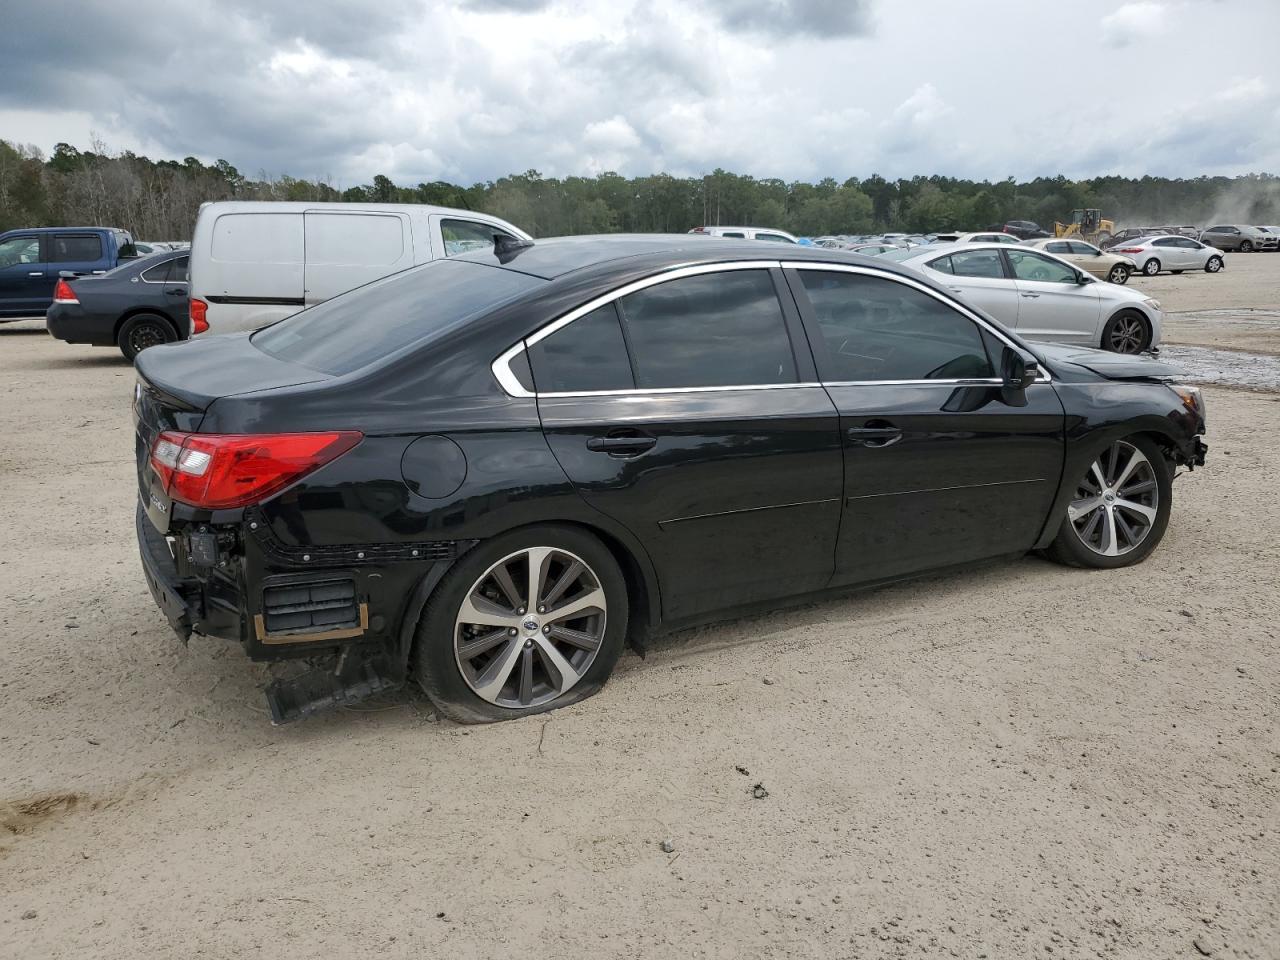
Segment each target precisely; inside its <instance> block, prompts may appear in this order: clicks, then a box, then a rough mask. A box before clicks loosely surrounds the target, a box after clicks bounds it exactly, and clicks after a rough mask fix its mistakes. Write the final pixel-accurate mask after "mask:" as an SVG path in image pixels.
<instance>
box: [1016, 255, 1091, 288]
mask: <svg viewBox="0 0 1280 960" xmlns="http://www.w3.org/2000/svg"><path fill="white" fill-rule="evenodd" d="M1009 262H1010V263H1011V264H1013V275H1014V277H1015V278H1016V279H1018V280H1037V281H1040V282H1042V283H1075V282H1076V272H1075V271H1074V270H1072V269H1071V268H1070V267H1068V266H1067V265H1066V264H1065V263H1059V262H1058V261H1057V260H1050V259H1049V258H1048V257H1042V256H1040V254H1038V253H1032V252H1031V251H1029V250H1010V251H1009Z"/></svg>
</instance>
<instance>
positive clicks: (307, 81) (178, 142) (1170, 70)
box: [0, 0, 1280, 187]
mask: <svg viewBox="0 0 1280 960" xmlns="http://www.w3.org/2000/svg"><path fill="white" fill-rule="evenodd" d="M4 7H5V10H4V12H3V15H2V18H0V63H3V64H4V65H5V69H4V80H3V82H0V138H3V139H6V140H10V141H17V142H20V143H31V144H35V145H36V146H39V147H40V148H42V149H44V150H46V151H48V150H50V149H51V148H52V146H53V145H54V144H55V143H57V142H58V141H61V140H65V141H68V142H71V143H73V144H75V145H77V146H79V147H82V148H83V147H87V146H88V144H89V142H90V139H91V137H93V136H96V137H98V138H100V139H102V140H103V141H105V142H106V143H107V144H108V145H109V146H110V147H112V148H115V149H132V150H135V151H138V152H141V153H145V154H147V155H149V156H151V157H153V158H160V157H176V158H181V157H183V156H187V155H195V156H198V157H200V158H202V159H204V160H207V161H210V160H213V159H215V158H219V157H221V158H225V159H227V160H229V161H230V162H232V163H233V164H235V165H236V166H237V167H239V168H240V170H241V171H242V172H244V173H247V174H250V175H256V174H257V173H258V172H259V171H266V172H268V173H270V174H274V175H278V174H282V173H287V174H291V175H293V176H298V177H316V176H327V177H329V178H331V179H332V181H333V182H334V183H335V185H337V186H339V187H345V186H350V185H351V184H354V183H364V182H368V181H369V180H370V179H371V178H372V177H373V175H374V174H375V173H385V174H387V175H388V176H390V177H391V178H392V179H393V180H395V181H397V182H399V183H402V184H413V183H417V182H419V181H422V180H436V179H444V180H451V181H454V182H462V183H471V182H474V181H478V180H485V179H490V178H494V177H497V176H501V175H502V174H504V173H509V172H518V171H523V170H526V169H529V168H537V169H538V170H541V171H542V172H543V173H544V174H548V175H559V176H564V175H568V174H595V173H599V172H602V171H605V170H616V171H619V172H621V173H624V174H628V175H635V174H643V173H651V172H656V171H660V170H665V171H668V172H670V173H675V174H679V175H691V174H698V173H702V172H706V171H709V170H712V169H714V168H715V167H717V166H721V167H724V168H726V169H730V170H734V171H736V172H741V173H751V174H754V175H756V176H760V177H766V176H776V177H782V178H785V179H817V178H820V177H824V176H833V177H836V178H837V179H839V180H844V179H846V178H847V177H850V176H860V177H862V176H867V175H869V174H871V173H873V172H878V173H881V174H883V175H885V176H889V177H896V176H911V175H913V174H931V173H940V174H946V175H951V176H960V177H977V178H992V179H998V178H1003V177H1006V176H1015V177H1019V178H1024V177H1031V176H1035V175H1038V174H1057V173H1065V174H1067V175H1068V176H1073V177H1079V176H1089V175H1096V174H1104V173H1119V174H1125V175H1141V174H1144V173H1151V174H1164V175H1182V176H1190V175H1199V174H1202V173H1208V174H1234V173H1245V172H1251V171H1269V172H1280V48H1277V45H1276V40H1277V38H1280V0H1142V2H1128V3H1123V2H1117V0H1073V2H1071V3H1058V2H1047V0H452V2H446V0H376V2H373V0H370V2H362V0H131V2H130V3H128V4H126V5H124V6H121V5H120V4H119V3H117V2H110V3H108V2H101V0H41V2H39V3H36V2H26V3H22V2H8V0H6V2H5V3H4Z"/></svg>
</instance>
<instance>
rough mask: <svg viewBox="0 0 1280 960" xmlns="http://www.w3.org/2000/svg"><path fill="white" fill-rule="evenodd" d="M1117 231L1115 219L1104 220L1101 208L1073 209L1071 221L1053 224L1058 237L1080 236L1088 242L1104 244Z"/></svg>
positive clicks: (1055, 234) (1054, 232)
mask: <svg viewBox="0 0 1280 960" xmlns="http://www.w3.org/2000/svg"><path fill="white" fill-rule="evenodd" d="M1115 232H1116V222H1115V221H1114V220H1103V219H1102V211H1101V210H1072V211H1071V222H1070V223H1059V222H1057V221H1055V222H1054V224H1053V234H1054V236H1056V237H1078V238H1079V239H1081V240H1084V241H1086V242H1088V243H1094V244H1103V243H1106V242H1107V241H1108V240H1110V239H1111V235H1112V234H1113V233H1115Z"/></svg>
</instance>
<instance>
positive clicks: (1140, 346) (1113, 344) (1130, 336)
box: [1102, 310, 1151, 353]
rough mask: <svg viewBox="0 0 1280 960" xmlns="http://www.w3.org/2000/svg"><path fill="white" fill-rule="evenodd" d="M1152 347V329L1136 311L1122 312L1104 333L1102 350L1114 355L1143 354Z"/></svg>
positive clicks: (1113, 318)
mask: <svg viewBox="0 0 1280 960" xmlns="http://www.w3.org/2000/svg"><path fill="white" fill-rule="evenodd" d="M1150 345H1151V327H1150V325H1149V324H1148V323H1147V318H1146V317H1144V316H1143V315H1142V314H1140V313H1138V312H1137V311H1136V310H1121V311H1120V312H1119V313H1117V314H1116V315H1115V316H1114V317H1112V318H1111V319H1110V320H1108V321H1107V325H1106V327H1105V328H1104V329H1103V331H1102V349H1103V350H1110V351H1111V352H1112V353H1141V352H1142V351H1143V350H1146V349H1147V347H1149V346H1150Z"/></svg>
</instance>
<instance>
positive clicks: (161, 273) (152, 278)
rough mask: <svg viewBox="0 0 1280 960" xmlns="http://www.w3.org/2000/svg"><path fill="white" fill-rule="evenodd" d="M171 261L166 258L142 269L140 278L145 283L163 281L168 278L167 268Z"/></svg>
mask: <svg viewBox="0 0 1280 960" xmlns="http://www.w3.org/2000/svg"><path fill="white" fill-rule="evenodd" d="M172 263H173V261H171V260H166V261H165V262H164V263H157V264H156V265H155V266H154V267H148V268H147V269H146V270H143V271H142V279H143V280H145V281H146V282H147V283H164V282H165V281H166V280H168V279H169V268H170V266H171V264H172Z"/></svg>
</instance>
